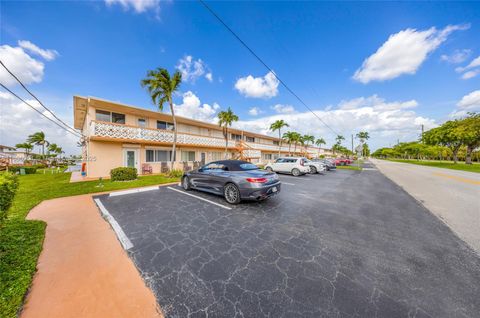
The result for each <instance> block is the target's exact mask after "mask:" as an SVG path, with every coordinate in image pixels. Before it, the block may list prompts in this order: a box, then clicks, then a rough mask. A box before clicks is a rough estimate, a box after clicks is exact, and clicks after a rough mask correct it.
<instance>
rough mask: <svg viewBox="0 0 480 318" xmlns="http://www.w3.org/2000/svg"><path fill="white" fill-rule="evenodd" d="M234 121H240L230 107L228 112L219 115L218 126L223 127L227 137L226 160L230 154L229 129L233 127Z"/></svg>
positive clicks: (224, 134)
mask: <svg viewBox="0 0 480 318" xmlns="http://www.w3.org/2000/svg"><path fill="white" fill-rule="evenodd" d="M234 121H238V116H237V115H235V114H234V113H233V111H232V109H231V108H230V107H228V109H227V111H221V112H220V113H218V125H219V126H220V127H222V130H223V136H224V137H225V159H227V153H228V127H231V126H232V123H233V122H234Z"/></svg>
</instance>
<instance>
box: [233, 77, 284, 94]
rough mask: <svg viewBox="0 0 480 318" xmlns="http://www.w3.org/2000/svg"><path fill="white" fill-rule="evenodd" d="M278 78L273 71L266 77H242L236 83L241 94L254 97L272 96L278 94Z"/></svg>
mask: <svg viewBox="0 0 480 318" xmlns="http://www.w3.org/2000/svg"><path fill="white" fill-rule="evenodd" d="M278 83H279V81H278V79H277V78H276V77H275V75H274V74H273V73H272V72H268V73H267V74H266V75H265V76H264V77H253V76H252V75H248V76H247V77H241V78H239V79H238V80H237V82H236V83H235V88H236V89H237V90H238V91H239V92H240V94H242V95H245V96H246V97H254V98H272V97H274V96H277V95H278Z"/></svg>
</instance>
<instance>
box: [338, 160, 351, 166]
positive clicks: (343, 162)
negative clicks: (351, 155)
mask: <svg viewBox="0 0 480 318" xmlns="http://www.w3.org/2000/svg"><path fill="white" fill-rule="evenodd" d="M350 163H351V161H350V159H346V158H336V159H335V165H337V166H345V165H348V164H350Z"/></svg>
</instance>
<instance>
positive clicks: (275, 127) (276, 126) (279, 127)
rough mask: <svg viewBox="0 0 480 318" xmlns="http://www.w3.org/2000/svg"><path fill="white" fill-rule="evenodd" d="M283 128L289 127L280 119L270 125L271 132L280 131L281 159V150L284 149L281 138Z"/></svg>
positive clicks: (279, 147)
mask: <svg viewBox="0 0 480 318" xmlns="http://www.w3.org/2000/svg"><path fill="white" fill-rule="evenodd" d="M283 127H289V126H288V124H287V123H286V122H285V121H284V120H283V119H279V120H276V121H275V122H274V123H273V124H271V125H270V130H271V131H275V130H278V139H280V142H279V143H278V156H279V157H280V150H281V149H282V138H281V135H282V133H281V130H282V128H283Z"/></svg>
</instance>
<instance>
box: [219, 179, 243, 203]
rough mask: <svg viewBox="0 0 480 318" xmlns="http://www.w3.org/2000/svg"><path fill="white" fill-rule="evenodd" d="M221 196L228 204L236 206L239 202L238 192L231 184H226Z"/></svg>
mask: <svg viewBox="0 0 480 318" xmlns="http://www.w3.org/2000/svg"><path fill="white" fill-rule="evenodd" d="M223 196H224V197H225V200H226V201H227V202H228V203H230V204H238V203H239V202H240V191H239V190H238V188H237V186H236V185H234V184H233V183H228V184H227V185H225V187H224V188H223Z"/></svg>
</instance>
